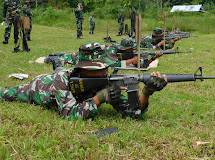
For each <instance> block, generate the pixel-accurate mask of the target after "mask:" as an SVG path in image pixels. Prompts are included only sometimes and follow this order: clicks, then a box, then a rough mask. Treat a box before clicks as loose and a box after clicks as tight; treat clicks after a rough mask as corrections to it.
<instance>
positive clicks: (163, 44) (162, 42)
mask: <svg viewBox="0 0 215 160" xmlns="http://www.w3.org/2000/svg"><path fill="white" fill-rule="evenodd" d="M166 42H167V41H166V40H165V41H164V40H162V41H161V42H159V43H158V46H165V44H166Z"/></svg>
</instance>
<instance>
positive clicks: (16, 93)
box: [0, 83, 29, 102]
mask: <svg viewBox="0 0 215 160" xmlns="http://www.w3.org/2000/svg"><path fill="white" fill-rule="evenodd" d="M28 86H29V83H27V84H23V85H19V86H9V87H6V88H4V89H0V98H1V99H4V100H5V101H10V102H11V101H19V102H29V90H28V88H29V87H28Z"/></svg>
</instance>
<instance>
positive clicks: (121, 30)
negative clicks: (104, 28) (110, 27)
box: [119, 23, 124, 34]
mask: <svg viewBox="0 0 215 160" xmlns="http://www.w3.org/2000/svg"><path fill="white" fill-rule="evenodd" d="M123 28H124V23H119V33H121V34H122V32H123Z"/></svg>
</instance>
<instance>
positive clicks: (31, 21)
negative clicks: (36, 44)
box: [28, 17, 32, 41]
mask: <svg viewBox="0 0 215 160" xmlns="http://www.w3.org/2000/svg"><path fill="white" fill-rule="evenodd" d="M31 31H32V18H31V17H30V29H29V32H28V34H29V39H28V40H29V41H30V40H31V37H30V35H31Z"/></svg>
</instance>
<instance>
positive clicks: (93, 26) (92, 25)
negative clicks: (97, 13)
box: [89, 13, 95, 34]
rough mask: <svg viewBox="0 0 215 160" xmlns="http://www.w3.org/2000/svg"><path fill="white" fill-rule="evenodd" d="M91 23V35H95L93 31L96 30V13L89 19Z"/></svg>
mask: <svg viewBox="0 0 215 160" xmlns="http://www.w3.org/2000/svg"><path fill="white" fill-rule="evenodd" d="M89 23H90V31H89V34H91V33H92V34H93V31H94V29H95V17H94V13H92V14H91V16H90V17H89Z"/></svg>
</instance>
